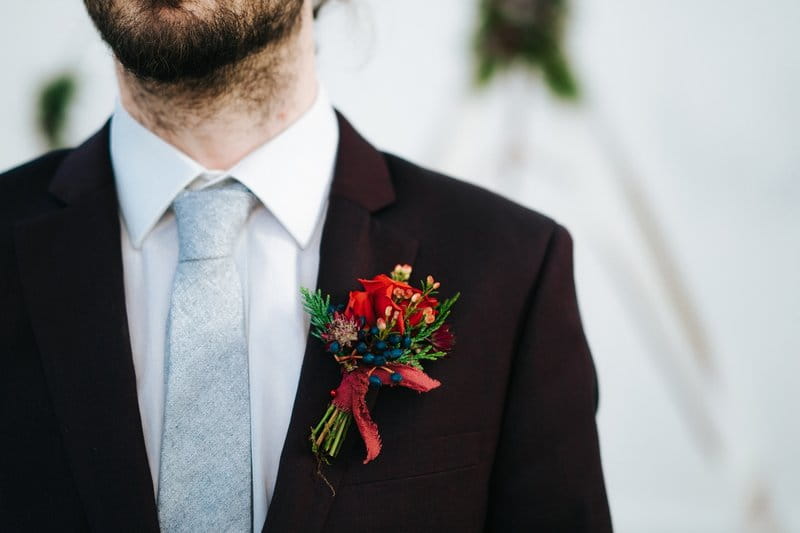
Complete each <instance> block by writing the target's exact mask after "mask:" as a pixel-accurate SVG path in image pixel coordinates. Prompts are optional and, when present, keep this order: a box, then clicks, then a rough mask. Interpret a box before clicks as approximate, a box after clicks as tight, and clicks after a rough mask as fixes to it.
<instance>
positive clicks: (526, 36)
mask: <svg viewBox="0 0 800 533" xmlns="http://www.w3.org/2000/svg"><path fill="white" fill-rule="evenodd" d="M480 2H481V3H480V10H479V14H480V21H479V24H478V30H477V33H476V36H475V53H476V76H477V80H478V83H479V85H486V84H488V83H489V82H490V81H491V80H492V79H493V78H494V77H495V76H496V75H497V73H498V72H500V71H501V70H506V69H508V68H510V67H512V66H514V65H518V64H520V65H523V66H525V67H527V68H529V69H530V70H533V71H537V72H538V71H540V72H541V73H542V74H543V75H544V80H545V83H546V84H547V86H548V87H549V88H550V90H551V91H552V92H553V93H554V94H555V95H556V96H558V97H560V98H563V99H566V100H575V99H577V98H578V84H577V81H576V80H575V76H574V75H573V73H572V69H571V68H570V66H569V64H568V61H567V58H566V56H565V54H564V51H563V46H562V44H563V34H564V24H565V21H566V17H567V1H566V0H480Z"/></svg>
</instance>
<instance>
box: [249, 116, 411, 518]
mask: <svg viewBox="0 0 800 533" xmlns="http://www.w3.org/2000/svg"><path fill="white" fill-rule="evenodd" d="M394 200H395V197H394V188H393V186H392V182H391V178H390V176H389V171H388V168H387V167H386V162H385V160H384V158H383V156H382V155H381V154H380V153H379V152H378V151H376V150H375V149H374V148H372V147H371V146H370V145H369V144H368V143H367V142H366V141H365V140H364V139H362V138H361V137H360V136H359V135H358V134H357V133H356V132H355V131H354V130H353V128H352V127H351V126H350V125H349V124H348V123H347V121H346V120H344V118H343V117H341V115H340V116H339V151H338V156H337V163H336V168H335V172H334V178H333V183H332V186H331V196H330V202H329V205H328V213H327V217H326V220H325V226H324V229H323V235H322V245H321V249H320V267H319V275H318V278H317V279H318V282H317V286H318V287H319V288H320V289H321V290H322V291H323V292H324V293H329V294H331V299H332V301H334V302H342V303H345V302H346V301H347V296H348V293H349V291H351V290H358V289H359V288H360V287H359V286H358V283H357V281H356V279H357V278H361V277H368V276H372V275H374V274H377V273H380V272H388V271H389V270H391V269H392V267H394V265H395V264H397V263H412V262H413V260H414V256H415V254H416V248H417V242H416V241H415V240H413V239H410V238H408V237H407V236H405V235H404V234H403V233H402V232H401V231H399V230H398V229H397V228H394V227H392V226H390V225H387V224H385V223H381V222H380V221H379V220H377V218H376V217H375V216H374V213H376V212H377V211H379V210H381V209H383V208H386V207H388V206H389V205H390V204H392V203H393V202H394ZM340 379H341V375H340V373H339V368H338V366H337V365H336V364H334V363H333V362H332V361H331V360H330V358H329V357H325V354H324V353H323V352H322V348H321V345H320V344H319V341H317V340H316V339H313V338H311V337H309V340H308V343H307V346H306V352H305V356H304V359H303V367H302V369H301V373H300V381H299V383H298V388H297V394H296V397H295V403H294V409H293V411H292V418H291V422H290V424H289V430H288V432H287V436H286V441H285V443H284V447H283V452H282V455H281V462H280V467H279V470H278V480H277V483H276V486H275V492H274V495H273V497H272V501H271V504H270V509H269V514H268V516H267V521H266V524H265V526H264V531H268V532H281V531H319V530H321V529H322V528H323V526H324V523H325V519H326V517H327V515H328V511H329V509H330V506H331V504H332V503H333V501H334V499H335V498H334V496H333V495H332V493H331V490H330V488H328V486H327V485H326V484H325V483H324V481H323V480H322V479H321V478H320V477H319V476H318V475H317V466H318V465H317V461H316V459H315V458H314V457H313V455H312V454H311V448H310V443H309V441H308V437H309V430H310V426H311V425H312V424H314V423H315V422H316V421H317V420H318V419H319V418H320V417H321V416H322V415H323V413H324V410H325V407H326V406H327V403H328V402H329V401H330V395H329V391H330V390H331V389H334V388H336V386H337V385H338V383H339V380H340ZM363 454H364V448H363V445H362V444H361V442H360V436H359V435H358V431H357V429H356V428H355V426H353V428H352V429H351V430H350V435H349V436H348V442H347V443H346V444H345V446H344V448H343V449H342V451H341V453H340V456H339V457H338V458H337V460H336V461H335V462H334V463H333V464H332V465H330V466H323V467H322V472H323V473H324V475H325V477H326V478H327V479H328V480H329V482H330V483H331V485H332V486H333V487H334V490H335V489H337V488H338V486H339V484H340V482H341V478H342V476H343V474H344V472H345V470H346V468H347V466H348V465H350V464H360V463H361V460H362V458H363Z"/></svg>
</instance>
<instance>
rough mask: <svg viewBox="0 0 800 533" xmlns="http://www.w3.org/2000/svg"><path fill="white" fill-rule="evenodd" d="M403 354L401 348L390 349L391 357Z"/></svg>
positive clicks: (395, 357) (397, 357)
mask: <svg viewBox="0 0 800 533" xmlns="http://www.w3.org/2000/svg"><path fill="white" fill-rule="evenodd" d="M402 356H403V350H401V349H400V348H395V349H394V350H392V359H400V358H401V357H402Z"/></svg>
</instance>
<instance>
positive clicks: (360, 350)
mask: <svg viewBox="0 0 800 533" xmlns="http://www.w3.org/2000/svg"><path fill="white" fill-rule="evenodd" d="M356 351H357V352H358V353H367V345H366V344H364V343H363V342H359V343H358V345H357V346H356Z"/></svg>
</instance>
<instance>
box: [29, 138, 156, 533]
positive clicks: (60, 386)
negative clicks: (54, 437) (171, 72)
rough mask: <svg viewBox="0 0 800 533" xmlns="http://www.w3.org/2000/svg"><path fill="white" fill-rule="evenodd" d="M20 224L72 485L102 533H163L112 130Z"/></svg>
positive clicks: (82, 153) (85, 150)
mask: <svg viewBox="0 0 800 533" xmlns="http://www.w3.org/2000/svg"><path fill="white" fill-rule="evenodd" d="M50 190H51V193H52V194H53V195H54V196H55V197H56V198H57V199H58V200H59V201H60V203H61V205H60V206H59V207H56V208H55V209H53V210H51V211H50V212H48V213H46V214H45V215H43V216H38V217H36V218H34V219H30V220H25V221H22V222H20V223H19V224H18V225H17V227H16V232H15V237H16V239H15V242H16V246H17V252H18V260H19V271H20V275H21V277H22V283H23V290H24V291H25V300H26V302H27V305H28V311H29V314H30V317H31V322H32V325H33V329H34V332H35V335H36V341H37V343H38V347H39V351H40V353H41V358H42V365H43V368H44V371H45V375H46V378H47V380H48V386H49V388H50V393H51V396H52V401H53V406H54V409H55V411H56V414H57V416H58V418H59V422H60V424H61V428H62V437H63V439H64V444H65V448H66V450H67V454H68V457H69V460H70V464H71V468H72V471H73V475H74V476H75V483H76V485H77V488H78V491H79V493H80V495H81V498H82V500H83V502H84V506H85V510H86V513H87V515H88V519H89V523H90V524H91V526H92V528H93V529H97V530H108V531H112V530H121V529H126V530H137V531H157V530H158V521H157V516H156V507H155V500H154V497H153V488H152V479H151V476H150V472H149V468H148V464H147V457H146V452H145V447H144V438H143V436H142V429H141V419H140V416H139V407H138V402H137V397H136V377H135V375H134V369H133V361H132V357H131V348H130V340H129V335H128V325H127V317H126V310H125V293H124V285H123V275H122V256H121V248H120V226H119V216H118V207H117V199H116V194H115V189H114V181H113V176H112V171H111V163H110V160H109V155H108V128H107V127H106V128H104V129H103V130H101V131H100V132H99V133H98V134H97V135H95V136H94V137H92V138H91V139H90V140H89V141H87V142H86V143H85V144H84V145H82V146H81V147H79V148H77V149H76V150H75V151H73V152H72V153H71V154H70V155H69V156H67V158H66V159H65V160H64V162H63V163H62V164H61V166H60V167H59V170H58V172H57V174H56V176H55V177H54V179H53V181H52V186H51V189H50Z"/></svg>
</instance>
